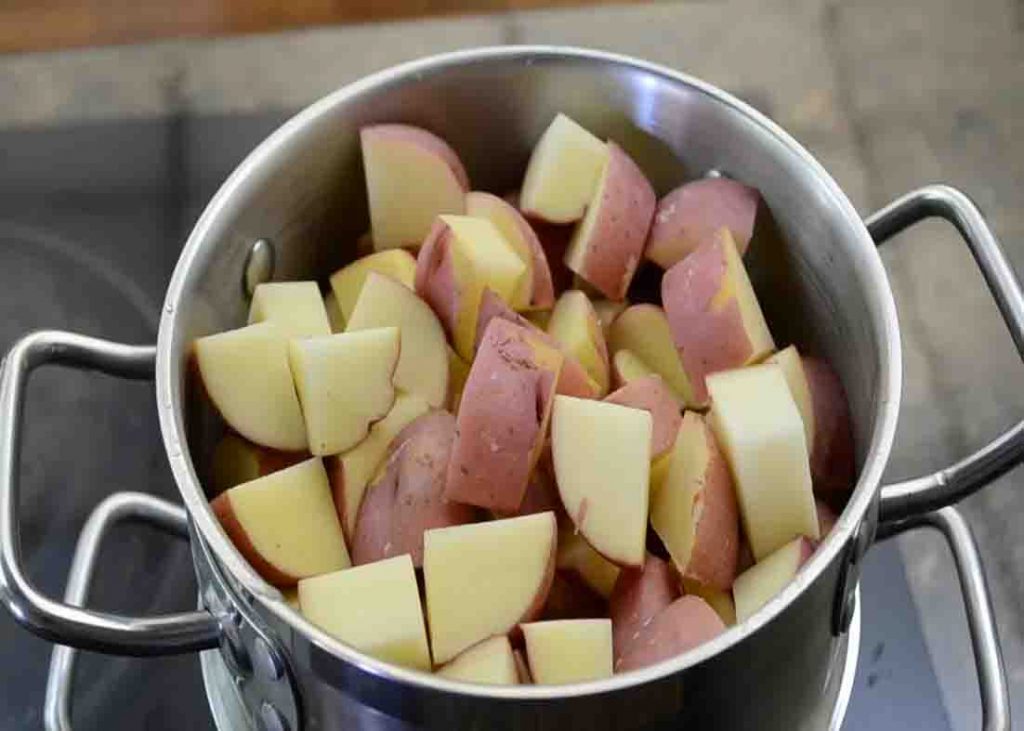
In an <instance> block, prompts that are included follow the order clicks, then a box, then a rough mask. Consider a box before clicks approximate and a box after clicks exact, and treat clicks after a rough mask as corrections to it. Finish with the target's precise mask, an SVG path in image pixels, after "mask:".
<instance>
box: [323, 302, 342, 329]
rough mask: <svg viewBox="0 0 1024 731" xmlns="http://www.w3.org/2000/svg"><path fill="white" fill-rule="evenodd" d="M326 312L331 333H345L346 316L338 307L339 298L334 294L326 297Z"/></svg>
mask: <svg viewBox="0 0 1024 731" xmlns="http://www.w3.org/2000/svg"><path fill="white" fill-rule="evenodd" d="M324 311H325V312H326V313H327V321H328V322H329V323H330V324H331V332H332V333H342V332H345V316H344V315H343V314H341V307H339V306H338V298H337V297H335V296H334V292H328V293H327V294H325V295H324Z"/></svg>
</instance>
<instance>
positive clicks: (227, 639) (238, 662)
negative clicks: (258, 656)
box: [220, 616, 252, 675]
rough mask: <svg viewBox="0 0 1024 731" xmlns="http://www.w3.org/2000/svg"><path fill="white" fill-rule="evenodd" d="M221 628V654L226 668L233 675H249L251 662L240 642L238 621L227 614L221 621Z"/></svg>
mask: <svg viewBox="0 0 1024 731" xmlns="http://www.w3.org/2000/svg"><path fill="white" fill-rule="evenodd" d="M221 630H222V635H221V642H220V648H221V656H222V657H223V658H224V662H225V664H227V666H228V669H229V670H231V672H232V673H233V674H235V675H249V674H250V673H251V672H252V662H251V661H250V659H249V653H248V652H246V649H245V644H244V643H243V642H242V635H241V633H240V632H239V629H238V622H237V621H236V620H235V619H234V618H233V617H231V616H227V617H225V618H224V619H223V620H222V622H221Z"/></svg>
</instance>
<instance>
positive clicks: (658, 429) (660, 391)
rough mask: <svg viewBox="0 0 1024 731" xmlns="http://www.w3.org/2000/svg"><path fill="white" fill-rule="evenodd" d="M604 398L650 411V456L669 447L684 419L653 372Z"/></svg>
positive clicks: (653, 456)
mask: <svg viewBox="0 0 1024 731" xmlns="http://www.w3.org/2000/svg"><path fill="white" fill-rule="evenodd" d="M604 400H605V401H607V402H609V403H613V404H619V405H620V406H631V407H633V408H634V409H643V410H645V411H648V412H650V414H651V420H652V423H653V431H652V432H651V459H652V460H655V459H657V458H658V457H660V456H662V455H663V454H665V453H666V452H668V451H669V450H670V449H672V445H673V444H674V443H675V440H676V433H677V432H678V431H679V425H680V423H682V421H683V415H682V414H681V413H680V411H679V405H678V404H677V403H676V400H675V396H674V395H673V394H672V391H671V389H670V388H669V387H668V386H667V385H665V381H663V380H662V378H661V376H657V375H652V376H647V377H645V378H640V379H637V380H634V381H631V382H629V383H627V384H626V385H624V386H622V388H620V389H618V390H617V391H613V392H612V393H610V394H608V395H607V396H606V397H605V398H604Z"/></svg>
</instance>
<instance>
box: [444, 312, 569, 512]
mask: <svg viewBox="0 0 1024 731" xmlns="http://www.w3.org/2000/svg"><path fill="white" fill-rule="evenodd" d="M562 361H563V358H562V354H561V353H560V352H559V351H558V350H556V349H554V348H550V347H548V346H546V345H545V344H544V343H542V342H540V341H538V340H537V339H536V338H533V337H531V335H530V333H529V331H528V330H526V329H525V328H523V327H521V326H519V325H515V324H513V323H510V322H507V321H505V320H502V319H494V320H492V321H491V323H490V324H489V325H488V326H487V330H486V332H485V333H484V338H483V341H482V343H481V345H480V350H479V352H478V353H477V356H476V359H475V360H474V361H473V365H472V367H471V368H470V371H469V378H468V379H467V381H466V388H465V390H464V392H463V399H462V405H461V406H460V408H459V416H458V421H457V426H456V432H455V444H454V445H453V447H452V456H451V461H450V462H449V464H448V476H447V481H446V487H445V492H444V495H445V497H446V498H447V499H448V500H455V501H458V502H464V503H469V504H470V505H476V506H478V507H481V508H489V509H492V510H499V511H503V512H510V511H514V510H516V509H517V508H518V507H519V505H520V504H521V503H522V501H523V494H524V492H525V491H526V485H527V482H528V480H529V477H530V473H531V472H532V471H533V468H534V466H535V465H536V463H537V460H538V459H539V457H540V454H541V450H542V449H543V447H544V440H545V437H546V435H547V428H548V420H549V418H550V415H551V405H552V402H553V399H554V396H555V384H556V383H557V382H558V375H559V372H560V371H561V368H562Z"/></svg>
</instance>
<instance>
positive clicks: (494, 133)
mask: <svg viewBox="0 0 1024 731" xmlns="http://www.w3.org/2000/svg"><path fill="white" fill-rule="evenodd" d="M559 111H561V112H565V113H567V114H569V115H570V116H572V117H574V118H575V119H577V120H579V121H580V122H581V123H582V124H584V125H585V126H587V127H588V128H589V129H591V130H593V131H594V132H595V133H596V134H598V135H599V136H603V137H607V138H611V139H614V140H616V141H617V142H618V143H619V144H621V145H622V146H623V147H624V148H625V149H626V150H627V151H628V152H629V153H630V154H631V155H633V156H634V158H635V159H636V160H637V162H638V163H639V164H640V165H641V167H642V168H643V169H644V170H645V171H646V172H647V174H648V175H649V176H650V178H651V180H652V182H653V183H654V185H655V188H656V189H657V191H658V193H659V195H660V194H662V193H665V192H666V191H667V190H669V189H670V188H671V187H674V186H675V185H678V184H679V183H680V182H681V181H682V180H684V179H689V178H694V177H699V176H701V175H703V174H705V173H707V172H708V171H709V170H720V171H722V172H723V173H725V174H727V175H729V176H732V177H735V178H738V179H739V180H742V181H743V182H745V183H748V184H750V185H753V186H756V187H757V188H759V189H760V191H761V193H762V195H763V196H764V199H765V200H766V202H767V204H768V207H769V208H770V210H771V212H772V214H773V215H772V219H773V221H774V225H773V226H766V227H763V228H762V229H761V230H759V231H758V232H757V234H756V236H757V238H756V239H755V241H756V249H755V250H753V253H752V255H751V257H749V261H748V266H749V267H750V270H751V276H752V278H753V280H754V282H755V286H756V288H757V290H758V294H759V296H760V299H761V303H762V306H763V307H764V310H765V314H766V316H767V318H768V321H769V324H770V326H771V329H772V332H773V334H774V335H775V338H776V341H777V342H778V344H779V345H780V347H781V346H783V345H785V344H788V343H790V342H795V343H797V344H798V345H800V346H801V349H802V350H805V351H808V352H811V353H817V354H821V355H823V356H825V357H827V358H828V359H829V360H830V361H831V362H832V363H833V364H834V365H835V367H836V368H837V370H838V372H839V374H840V377H841V378H842V381H843V383H844V385H845V387H846V390H847V392H848V396H849V399H850V405H851V409H852V413H853V420H854V429H855V439H856V444H857V457H858V464H859V465H860V468H861V469H860V481H859V484H858V487H857V491H856V492H855V494H854V496H853V498H852V499H851V501H850V504H849V505H848V507H847V509H846V511H845V512H844V514H843V516H842V518H841V520H840V523H839V525H838V526H837V528H836V530H835V531H834V532H833V534H832V535H831V537H830V538H829V540H828V541H827V542H826V543H825V544H824V545H823V546H822V548H821V550H819V551H818V552H817V554H816V556H815V557H814V558H813V559H812V561H811V563H810V564H808V566H807V567H806V568H805V570H804V571H803V573H802V574H801V578H800V579H799V580H798V581H797V582H795V584H794V585H792V586H790V587H789V588H788V589H787V590H786V591H784V592H783V593H782V594H781V595H780V596H779V597H777V598H776V599H775V600H774V601H773V602H771V603H770V604H769V605H768V606H766V607H765V608H764V609H763V610H762V611H761V612H760V613H759V614H758V615H757V616H755V617H753V618H751V619H750V620H748V621H747V622H746V623H744V624H743V625H741V626H739V627H734V628H731V629H730V630H729V632H727V633H726V634H724V635H722V636H721V637H719V638H718V639H716V640H715V641H714V642H712V643H708V644H707V645H705V646H704V647H701V648H698V649H697V650H695V651H694V652H691V653H689V654H687V655H686V656H683V657H681V658H677V659H675V660H670V661H667V662H666V663H663V664H662V665H660V666H657V667H655V668H649V669H647V670H646V671H640V672H638V673H636V674H631V675H626V676H618V677H617V678H614V679H612V680H609V681H602V682H601V683H592V684H584V685H580V686H565V687H560V688H558V689H557V693H562V694H577V693H581V692H586V691H587V690H588V688H589V689H591V690H605V689H610V688H617V687H622V686H626V685H631V684H636V683H638V682H642V681H644V680H645V679H649V678H652V677H658V676H663V675H666V674H668V673H671V672H674V671H677V670H679V669H682V668H683V667H686V666H688V665H691V664H694V663H696V662H699V661H701V660H702V659H704V658H706V657H709V656H710V655H713V654H715V653H716V652H719V651H721V650H723V649H724V648H726V647H728V646H731V645H733V644H735V643H737V642H740V641H742V639H743V637H745V636H746V635H748V634H750V633H752V632H755V631H757V630H758V629H759V628H760V627H761V626H763V625H764V624H765V623H767V622H768V621H769V620H770V619H771V618H772V617H774V616H775V615H776V614H778V613H779V612H780V611H783V610H784V609H785V607H786V605H787V604H788V603H790V602H791V601H792V600H793V599H794V598H795V597H796V596H797V595H798V594H799V592H800V591H802V590H803V589H804V588H806V587H807V586H808V585H809V584H810V583H812V582H813V580H814V578H816V577H817V576H818V575H819V574H820V573H821V572H822V571H823V570H824V568H825V567H826V566H827V565H828V564H829V563H830V562H831V561H833V560H836V559H837V555H838V553H839V550H840V548H841V546H842V545H843V544H844V543H845V541H846V540H847V539H848V538H849V535H850V533H851V531H852V529H853V528H854V527H855V526H856V525H857V523H858V522H859V521H860V519H861V518H862V517H863V515H864V513H865V511H866V510H867V508H868V505H869V503H870V502H871V500H872V498H873V496H874V492H875V490H876V488H877V485H878V482H879V478H880V476H881V471H882V469H883V467H884V464H885V461H886V460H887V458H888V453H889V448H890V446H891V443H892V437H893V431H894V428H895V418H896V413H897V411H898V401H899V379H900V368H901V365H900V353H899V335H898V332H897V325H896V318H895V309H894V305H893V301H892V296H891V293H890V290H889V286H888V282H887V280H886V277H885V273H884V271H883V269H882V266H881V262H880V260H879V258H878V255H877V253H876V252H875V250H874V246H873V244H872V242H871V240H870V238H869V236H868V234H867V232H866V230H865V229H864V227H863V225H862V224H861V222H860V219H859V217H858V216H857V214H856V212H855V211H854V209H853V207H852V206H851V205H850V203H849V201H848V200H847V199H846V197H845V196H844V195H843V194H842V192H841V191H840V190H839V188H838V187H837V186H836V185H835V183H834V182H833V181H832V180H831V178H829V177H828V175H827V174H826V173H825V171H824V170H823V169H822V168H821V167H820V166H819V165H818V164H817V163H816V162H815V161H814V160H813V159H812V158H811V157H810V155H809V154H808V153H806V152H805V151H804V150H803V149H802V148H801V147H799V145H797V143H795V142H794V141H793V140H792V139H791V138H789V137H788V136H786V135H785V133H784V132H782V131H781V130H780V129H778V128H777V127H776V126H775V125H774V124H773V123H771V122H770V121H768V120H766V119H765V118H764V117H763V116H761V115H760V114H758V113H757V112H755V111H754V110H752V109H751V108H749V107H747V106H746V105H744V104H742V103H740V102H737V101H736V100H734V99H732V98H731V97H729V96H728V95H726V94H724V93H722V92H720V91H718V90H716V89H715V88H714V87H711V86H708V85H706V84H703V83H702V82H699V81H696V80H694V79H690V78H688V77H685V76H682V75H679V74H677V73H675V72H672V71H669V70H667V69H662V68H660V67H656V66H652V65H647V64H644V63H642V62H638V61H634V60H631V59H626V58H623V57H619V56H613V55H610V54H603V53H597V52H590V51H579V50H572V49H562V48H558V49H556V48H529V47H519V48H499V49H481V50H474V51H466V52H459V53H455V54H448V55H445V56H440V57H436V58H433V59H427V60H424V61H420V62H415V63H412V64H407V65H405V66H401V67H398V68H396V69H391V70H388V71H384V72H381V73H379V74H377V75H374V76H371V77H368V78H366V79H364V80H362V81H360V82H357V83H355V84H353V85H350V86H348V87H345V88H343V89H340V90H339V91H337V92H335V93H334V94H333V95H331V96H329V97H327V98H325V99H324V100H322V101H320V102H318V103H316V104H314V105H313V106H312V107H310V108H308V109H307V110H305V111H304V112H302V113H300V114H299V115H298V116H296V117H295V118H293V119H292V120H291V121H290V122H288V123H287V124H285V125H284V126H283V127H282V128H281V129H280V130H278V131H277V132H276V133H275V134H274V135H273V136H272V137H270V138H269V139H268V140H267V141H266V142H265V143H263V145H261V146H260V147H259V148H258V149H257V150H256V151H255V152H254V153H253V154H252V155H250V157H249V158H248V159H247V160H246V161H245V162H244V163H243V164H242V165H241V166H240V167H239V168H238V170H237V171H236V172H235V173H234V175H233V176H232V177H231V178H230V179H229V180H228V181H227V182H226V183H225V184H224V186H223V188H222V189H221V191H220V192H219V193H218V194H217V196H216V197H215V198H214V200H213V201H212V202H211V203H210V205H209V207H208V209H207V210H206V212H205V213H204V215H203V216H202V218H201V219H200V221H199V223H198V224H197V226H196V228H195V230H194V231H193V233H192V235H191V237H190V239H189V241H188V243H187V245H186V247H185V249H184V251H183V252H182V256H181V259H180V261H179V263H178V267H177V269H176V271H175V274H174V277H173V280H172V283H171V286H170V289H169V291H168V294H167V299H166V303H165V308H164V312H163V319H162V322H161V327H160V341H159V355H158V364H157V389H158V406H159V410H160V419H161V425H162V428H163V432H164V436H165V441H166V443H167V449H168V454H169V458H170V461H171V464H172V468H173V470H174V472H175V476H176V479H177V482H178V485H179V487H180V489H181V492H182V495H183V497H184V499H185V502H186V505H187V508H188V510H189V512H190V514H191V516H192V519H193V520H194V522H195V524H196V527H197V529H198V531H199V532H200V533H201V534H202V536H203V538H204V539H205V540H206V541H207V542H208V543H209V544H210V546H211V548H212V549H213V552H214V553H215V554H216V556H217V557H218V560H219V561H220V562H221V563H222V564H223V566H225V567H226V569H227V570H228V572H229V573H230V574H231V575H232V576H233V577H234V578H235V579H237V580H238V581H239V582H240V584H241V585H243V586H244V587H245V588H246V589H247V590H248V591H250V592H252V593H253V594H254V595H256V596H257V597H258V598H260V601H263V602H264V603H265V604H266V605H267V607H268V608H270V609H271V611H273V612H274V613H275V614H278V615H279V616H280V617H283V618H285V619H286V620H287V621H289V622H290V623H291V624H293V625H295V626H297V627H298V628H299V629H300V631H302V632H303V633H304V634H306V635H307V636H309V637H311V638H312V639H314V640H315V641H316V642H318V643H326V644H327V645H328V646H330V647H331V649H332V652H334V653H335V654H336V655H340V656H341V657H343V658H345V659H347V660H349V661H350V662H355V663H357V664H359V665H362V666H364V667H368V668H371V669H373V670H374V671H375V672H377V673H379V674H392V675H394V676H395V677H398V678H401V679H404V680H407V681H408V682H414V683H421V684H428V685H434V686H437V687H439V688H442V689H444V688H447V687H449V686H451V687H456V688H458V689H459V690H461V691H462V692H469V691H468V689H470V688H471V686H466V685H463V684H455V683H451V682H450V681H440V680H437V679H434V678H431V677H428V676H422V675H419V674H417V673H411V672H406V671H401V670H398V669H395V668H390V667H385V666H382V665H381V664H380V663H376V662H375V661H373V660H371V659H369V658H366V657H365V656H363V655H361V654H359V653H357V652H354V651H352V650H350V649H348V648H345V647H341V646H340V645H339V644H338V643H332V642H331V641H329V640H326V638H325V636H324V635H322V633H319V632H318V631H316V630H315V629H314V628H312V627H311V626H310V625H309V624H308V623H306V622H305V621H304V620H302V619H301V618H300V617H298V615H296V614H294V613H293V612H292V611H291V610H290V609H288V608H287V607H286V606H285V605H284V604H283V603H282V602H281V601H280V600H279V594H278V593H277V592H276V590H274V589H273V588H272V587H270V586H269V585H267V584H266V583H265V582H263V581H262V580H261V579H260V578H259V577H258V576H257V575H256V574H255V573H254V572H252V570H251V569H249V567H248V565H247V564H246V563H245V562H244V561H243V560H242V559H241V557H240V555H239V554H238V553H237V552H236V551H235V550H234V548H233V546H231V544H230V542H229V541H228V540H227V538H226V536H225V535H224V533H223V532H222V531H221V530H220V527H219V525H218V524H217V522H216V520H215V519H214V517H213V515H212V513H211V511H210V510H209V508H208V505H207V497H206V495H205V494H204V492H203V489H202V487H201V485H202V482H201V480H200V479H199V477H201V476H202V475H204V474H205V464H206V461H207V458H208V455H209V452H210V450H211V449H212V444H213V440H214V438H215V436H216V433H215V432H214V431H212V430H211V425H210V420H209V419H208V415H207V414H204V413H203V412H202V411H201V410H199V409H197V408H196V404H195V403H193V402H192V400H191V399H189V398H188V393H187V389H186V387H185V384H186V375H187V367H186V366H187V354H188V351H189V344H190V342H191V341H192V340H193V339H194V338H196V337H198V336H201V335H205V334H209V333H212V332H217V331H220V330H226V329H230V328H234V327H238V326H240V325H241V324H244V322H245V319H246V314H247V309H248V300H247V298H246V296H245V294H244V290H243V286H242V281H243V271H244V269H245V265H246V258H247V255H248V252H249V249H250V246H251V244H252V243H253V242H254V241H256V240H257V239H267V240H269V241H271V242H272V243H273V246H274V249H275V252H276V267H275V271H274V278H275V279H278V280H287V279H317V280H318V281H320V282H322V283H325V282H326V278H327V276H328V275H329V274H330V273H331V272H332V271H334V270H335V269H336V268H337V267H339V266H341V265H342V264H344V263H346V262H347V261H349V260H351V259H352V258H354V256H355V251H354V242H355V240H356V238H357V237H358V236H359V235H360V234H361V233H363V232H364V231H365V230H366V229H367V228H368V216H367V210H366V199H365V193H364V185H363V172H362V168H361V161H360V151H359V137H358V133H359V128H360V127H361V126H362V125H365V124H369V123H373V122H406V123H410V124H416V125H422V126H424V127H426V128H428V129H430V130H433V131H435V132H437V133H438V134H440V135H441V136H443V137H444V138H446V139H447V140H448V141H449V142H450V143H451V145H452V146H453V147H454V148H455V149H456V150H457V151H458V153H459V154H460V155H461V157H462V159H463V161H464V162H465V164H466V168H467V170H468V172H469V176H470V179H471V181H472V185H473V187H474V188H476V189H484V190H489V191H493V192H496V193H499V194H501V193H504V192H506V191H509V190H512V189H515V188H516V187H517V186H518V185H519V183H520V180H521V176H522V173H523V171H524V169H525V163H526V160H527V157H528V154H529V151H530V149H531V146H532V144H533V142H534V141H535V140H536V139H537V138H538V136H539V135H540V133H541V132H542V131H543V129H544V128H545V127H546V125H547V124H548V123H549V122H550V120H551V118H552V117H553V116H554V115H555V114H556V113H557V112H559ZM634 676H635V677H634ZM542 690H543V689H540V690H538V689H537V688H516V689H508V690H503V691H491V690H487V691H483V692H487V693H494V694H500V693H504V694H507V695H508V696H509V697H529V696H531V694H533V695H538V694H540V695H543V693H542ZM476 692H482V691H480V690H479V689H477V691H476ZM552 693H555V692H554V691H551V690H550V689H549V690H547V694H546V696H550V695H551V694H552ZM557 693H556V694H557ZM546 696H545V697H546Z"/></svg>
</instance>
